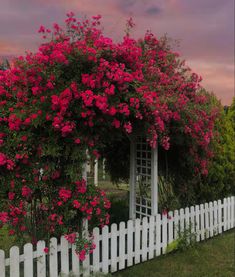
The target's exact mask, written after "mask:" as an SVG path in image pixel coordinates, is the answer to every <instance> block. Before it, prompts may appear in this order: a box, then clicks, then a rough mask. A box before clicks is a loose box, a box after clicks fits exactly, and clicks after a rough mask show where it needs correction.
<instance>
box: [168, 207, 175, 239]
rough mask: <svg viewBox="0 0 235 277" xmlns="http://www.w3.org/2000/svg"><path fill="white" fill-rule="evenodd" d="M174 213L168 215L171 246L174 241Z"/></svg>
mask: <svg viewBox="0 0 235 277" xmlns="http://www.w3.org/2000/svg"><path fill="white" fill-rule="evenodd" d="M173 220H174V219H173V212H169V213H168V234H169V236H168V244H170V243H171V242H172V241H173V240H174V239H173V236H174V234H173V231H174V230H173Z"/></svg>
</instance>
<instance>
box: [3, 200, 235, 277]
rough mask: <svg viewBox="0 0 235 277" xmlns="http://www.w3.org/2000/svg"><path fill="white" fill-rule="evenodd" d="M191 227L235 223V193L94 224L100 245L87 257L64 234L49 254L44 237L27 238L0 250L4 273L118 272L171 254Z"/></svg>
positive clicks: (221, 227)
mask: <svg viewBox="0 0 235 277" xmlns="http://www.w3.org/2000/svg"><path fill="white" fill-rule="evenodd" d="M189 227H190V228H192V232H193V233H195V235H196V240H197V241H202V240H204V239H207V238H210V237H213V236H215V235H217V234H221V233H222V232H223V231H227V230H229V229H232V228H234V227H235V197H234V196H232V197H228V198H225V199H223V201H221V200H218V201H214V202H210V203H205V204H201V205H196V206H192V207H190V208H185V209H180V210H175V211H174V212H169V213H168V214H165V215H160V214H158V215H157V216H151V217H144V218H143V219H142V220H140V219H136V220H129V221H128V222H126V223H125V222H120V224H115V223H114V224H112V225H111V226H104V227H103V228H102V229H99V228H94V229H93V235H94V243H95V244H96V248H95V250H94V252H93V253H92V254H90V255H88V256H87V258H86V260H85V261H84V262H82V263H80V262H79V261H78V258H77V256H76V254H75V246H74V245H70V244H69V243H68V241H67V240H66V239H65V238H64V237H61V238H60V240H57V239H56V238H52V239H51V240H50V246H49V249H50V251H49V254H46V253H45V252H44V248H45V247H46V244H45V242H44V241H39V242H38V243H37V245H36V246H33V245H32V244H31V243H27V244H25V245H24V247H23V254H20V250H19V248H18V247H17V246H13V247H12V248H11V249H10V254H9V257H8V258H6V255H5V252H4V251H3V250H0V277H8V276H9V277H21V276H22V277H32V276H35V277H47V276H50V277H58V276H69V274H71V273H72V274H73V275H70V276H90V275H91V274H92V272H103V273H108V272H116V271H118V270H121V269H124V268H126V267H129V266H132V265H134V264H138V263H140V262H143V261H146V260H149V259H152V258H154V257H156V256H159V255H161V254H165V253H166V250H167V245H169V244H170V243H171V242H173V241H174V240H176V239H177V238H178V235H179V232H182V231H184V230H185V229H187V228H189Z"/></svg>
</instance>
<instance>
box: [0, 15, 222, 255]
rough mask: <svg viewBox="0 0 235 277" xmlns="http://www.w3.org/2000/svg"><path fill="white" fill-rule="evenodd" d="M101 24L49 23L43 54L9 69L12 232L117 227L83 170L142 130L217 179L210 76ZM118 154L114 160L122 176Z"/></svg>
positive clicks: (2, 88)
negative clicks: (206, 84) (110, 33)
mask: <svg viewBox="0 0 235 277" xmlns="http://www.w3.org/2000/svg"><path fill="white" fill-rule="evenodd" d="M99 18H100V17H99V16H98V17H93V20H92V21H91V22H90V21H88V20H85V21H83V22H81V21H78V20H77V19H76V18H75V17H74V15H73V14H72V13H70V14H68V18H67V19H66V26H65V28H62V27H60V26H59V25H57V24H54V28H53V30H49V29H46V28H45V27H43V26H42V27H41V28H40V32H41V33H43V36H44V38H45V39H46V40H45V42H44V43H42V44H41V46H40V47H39V49H38V51H37V52H36V53H34V54H33V53H28V54H27V55H26V56H25V57H19V58H18V59H17V60H16V61H15V66H14V67H12V68H10V69H9V70H5V71H0V107H1V109H0V182H1V192H2V195H3V198H4V199H7V198H8V199H7V201H6V207H5V209H6V212H1V213H0V223H1V224H2V223H7V224H9V225H10V226H11V230H10V233H12V234H13V233H14V232H18V233H21V232H25V233H26V234H27V235H30V236H31V238H32V240H33V241H36V240H38V239H40V238H44V237H45V236H46V235H47V234H49V236H50V235H54V234H60V233H61V232H74V231H78V226H79V224H78V222H79V221H80V220H81V218H87V219H88V220H90V221H93V220H95V219H97V217H98V223H99V224H101V225H102V224H105V223H107V222H108V218H109V216H108V213H107V209H108V208H109V206H110V204H109V201H108V200H107V199H106V197H105V194H104V192H102V191H99V190H98V189H97V188H94V187H93V186H92V185H87V184H86V182H85V181H84V180H83V179H82V167H83V164H84V162H85V161H86V156H87V153H88V154H89V155H90V157H94V156H96V157H98V156H99V155H100V153H99V151H101V152H103V154H104V149H105V148H106V147H108V146H110V147H111V148H112V147H116V146H114V144H115V143H116V142H118V141H127V139H125V138H124V137H125V136H126V137H129V136H130V135H131V134H132V133H133V131H136V130H141V131H142V132H143V131H144V132H145V133H146V137H147V140H148V142H149V144H150V146H151V147H156V146H157V145H159V147H161V151H167V150H169V151H171V150H170V149H173V150H172V152H171V153H173V154H174V156H175V153H176V154H180V155H181V158H180V159H179V161H181V162H182V163H183V166H184V168H187V169H188V171H189V172H188V173H187V174H189V175H192V174H204V175H206V174H207V173H208V169H207V168H208V162H209V160H210V158H211V156H212V153H211V139H212V138H213V128H214V122H215V119H216V116H217V112H218V111H217V109H215V108H214V107H213V106H211V105H210V103H209V101H210V97H209V96H208V95H207V94H205V93H203V91H202V89H201V87H200V84H199V83H200V77H199V76H198V75H197V74H195V73H192V72H191V71H190V69H188V67H186V66H185V65H184V62H182V61H181V60H180V59H179V55H178V54H177V53H174V52H172V51H171V50H170V49H169V48H168V47H167V45H166V44H165V43H164V42H163V41H161V40H158V39H157V38H156V37H155V36H154V35H153V34H151V33H150V32H147V33H146V35H145V36H144V38H143V39H140V40H138V41H136V40H134V39H132V38H131V37H130V36H129V34H128V33H127V34H126V36H124V38H123V41H122V42H120V43H114V42H113V41H112V39H110V38H108V37H105V36H104V35H103V34H102V32H101V30H100V29H98V27H97V26H98V25H99V24H100V23H99ZM131 26H132V22H131V21H129V23H128V28H129V27H131ZM121 148H122V145H121V144H120V148H119V149H121ZM125 149H126V148H125ZM174 151H175V152H174ZM176 156H177V155H176ZM114 157H115V156H112V155H107V157H106V158H107V161H108V162H110V164H111V165H112V168H111V169H112V172H115V170H114V168H115V162H113V159H114ZM124 158H125V155H121V159H124ZM177 158H178V156H177ZM111 162H112V163H111ZM118 174H119V173H118ZM120 174H121V171H120ZM117 177H118V176H116V178H117ZM71 239H74V237H73V236H72V237H70V240H71ZM83 257H84V252H83Z"/></svg>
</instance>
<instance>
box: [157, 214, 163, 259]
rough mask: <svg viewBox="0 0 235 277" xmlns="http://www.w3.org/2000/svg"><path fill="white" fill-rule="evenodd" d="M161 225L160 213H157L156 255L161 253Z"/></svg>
mask: <svg viewBox="0 0 235 277" xmlns="http://www.w3.org/2000/svg"><path fill="white" fill-rule="evenodd" d="M161 227H162V220H161V215H160V214H157V216H156V239H155V241H156V256H160V255H161Z"/></svg>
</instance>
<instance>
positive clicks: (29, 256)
mask: <svg viewBox="0 0 235 277" xmlns="http://www.w3.org/2000/svg"><path fill="white" fill-rule="evenodd" d="M32 276H33V245H32V244H31V243H26V244H25V245H24V277H32Z"/></svg>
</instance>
